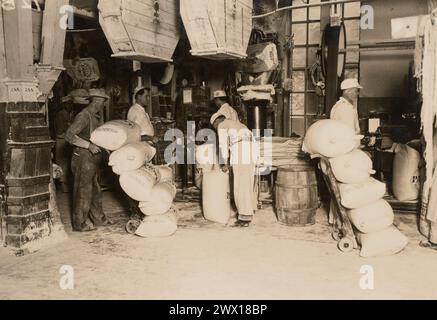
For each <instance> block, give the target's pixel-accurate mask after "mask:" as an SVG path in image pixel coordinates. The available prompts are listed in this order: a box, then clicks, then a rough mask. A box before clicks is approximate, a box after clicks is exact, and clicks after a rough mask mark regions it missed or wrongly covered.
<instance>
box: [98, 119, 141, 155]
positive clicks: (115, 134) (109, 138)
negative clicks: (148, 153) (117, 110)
mask: <svg viewBox="0 0 437 320" xmlns="http://www.w3.org/2000/svg"><path fill="white" fill-rule="evenodd" d="M90 140H91V142H92V143H94V144H95V145H97V146H99V147H102V148H104V149H106V150H109V151H115V150H117V149H120V148H121V147H123V146H124V145H126V144H129V143H133V142H139V141H140V140H141V128H140V127H139V126H138V125H137V124H136V123H134V122H131V121H127V120H114V121H109V122H107V123H105V124H104V125H102V126H100V127H98V128H97V129H96V130H94V131H93V133H92V134H91V139H90Z"/></svg>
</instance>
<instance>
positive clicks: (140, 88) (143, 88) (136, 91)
mask: <svg viewBox="0 0 437 320" xmlns="http://www.w3.org/2000/svg"><path fill="white" fill-rule="evenodd" d="M141 90H146V91H149V89H148V88H146V87H143V86H140V87H136V88H135V90H134V97H135V96H136V95H137V94H138V92H140V91H141Z"/></svg>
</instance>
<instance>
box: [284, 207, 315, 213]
mask: <svg viewBox="0 0 437 320" xmlns="http://www.w3.org/2000/svg"><path fill="white" fill-rule="evenodd" d="M318 208H319V207H312V208H309V209H289V208H287V207H280V208H278V211H280V212H289V213H293V212H298V213H302V212H307V211H317V209H318Z"/></svg>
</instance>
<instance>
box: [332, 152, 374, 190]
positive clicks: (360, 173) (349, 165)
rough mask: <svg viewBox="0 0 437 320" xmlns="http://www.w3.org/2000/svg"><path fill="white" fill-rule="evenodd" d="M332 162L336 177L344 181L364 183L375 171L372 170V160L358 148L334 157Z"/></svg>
mask: <svg viewBox="0 0 437 320" xmlns="http://www.w3.org/2000/svg"><path fill="white" fill-rule="evenodd" d="M330 162H331V167H332V172H333V173H334V176H335V178H336V179H337V180H338V181H340V182H343V183H362V182H365V181H366V180H368V179H369V178H370V175H371V174H374V173H375V171H374V170H372V166H373V164H372V160H371V159H370V158H369V156H368V155H367V154H366V153H365V152H363V151H361V150H358V149H357V150H354V151H352V152H349V153H347V154H345V155H342V156H339V157H337V158H332V159H330Z"/></svg>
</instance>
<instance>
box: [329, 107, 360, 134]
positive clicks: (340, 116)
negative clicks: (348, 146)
mask: <svg viewBox="0 0 437 320" xmlns="http://www.w3.org/2000/svg"><path fill="white" fill-rule="evenodd" d="M331 119H333V120H338V121H341V122H343V123H344V124H346V125H348V126H349V127H351V128H354V129H355V124H356V123H355V122H356V116H355V112H354V110H352V109H348V108H341V109H340V110H337V111H336V112H335V115H334V116H333V117H332V118H331Z"/></svg>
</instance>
